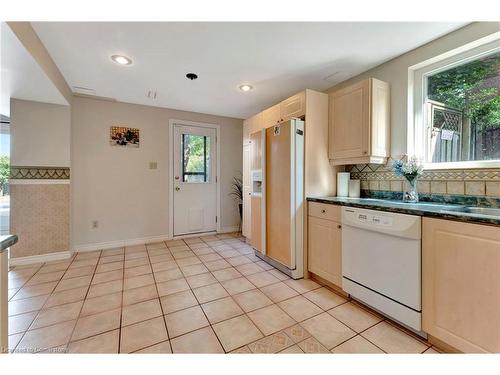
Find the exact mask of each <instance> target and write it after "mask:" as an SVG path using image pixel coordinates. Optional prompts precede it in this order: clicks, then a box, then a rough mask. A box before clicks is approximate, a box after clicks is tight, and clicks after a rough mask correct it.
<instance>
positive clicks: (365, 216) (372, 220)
mask: <svg viewBox="0 0 500 375" xmlns="http://www.w3.org/2000/svg"><path fill="white" fill-rule="evenodd" d="M345 210H346V212H348V213H352V214H353V215H352V217H353V218H354V220H356V221H359V222H360V223H364V224H373V225H383V226H388V227H390V226H392V224H393V219H392V217H390V216H386V215H381V214H379V213H373V214H372V213H366V212H359V211H356V210H349V209H348V208H346V209H345Z"/></svg>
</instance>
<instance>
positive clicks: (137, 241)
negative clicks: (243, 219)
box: [74, 226, 239, 252]
mask: <svg viewBox="0 0 500 375" xmlns="http://www.w3.org/2000/svg"><path fill="white" fill-rule="evenodd" d="M238 229H239V226H233V227H224V228H222V229H221V230H220V231H219V232H209V233H197V234H192V235H185V236H176V237H175V238H176V239H182V238H190V237H203V236H210V235H214V234H217V233H232V232H237V231H238ZM171 239H172V236H170V235H168V234H165V235H161V236H152V237H142V238H132V239H128V240H118V241H107V242H100V243H93V244H88V245H77V246H75V250H74V251H75V252H85V251H96V250H106V249H113V248H115V247H124V246H134V245H143V244H145V243H153V242H160V241H168V240H171Z"/></svg>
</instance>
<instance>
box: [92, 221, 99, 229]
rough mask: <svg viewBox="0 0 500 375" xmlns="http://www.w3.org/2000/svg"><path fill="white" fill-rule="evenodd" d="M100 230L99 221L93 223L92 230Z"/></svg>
mask: <svg viewBox="0 0 500 375" xmlns="http://www.w3.org/2000/svg"><path fill="white" fill-rule="evenodd" d="M97 228H99V222H98V221H97V220H94V221H92V229H97Z"/></svg>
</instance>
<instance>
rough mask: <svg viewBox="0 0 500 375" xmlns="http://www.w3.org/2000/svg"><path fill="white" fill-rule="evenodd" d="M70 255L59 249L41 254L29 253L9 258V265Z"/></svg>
mask: <svg viewBox="0 0 500 375" xmlns="http://www.w3.org/2000/svg"><path fill="white" fill-rule="evenodd" d="M70 257H71V253H70V252H69V251H59V252H57V253H48V254H41V255H30V256H27V257H19V258H10V259H9V266H21V265H25V264H33V263H44V262H51V261H55V260H64V259H69V258H70Z"/></svg>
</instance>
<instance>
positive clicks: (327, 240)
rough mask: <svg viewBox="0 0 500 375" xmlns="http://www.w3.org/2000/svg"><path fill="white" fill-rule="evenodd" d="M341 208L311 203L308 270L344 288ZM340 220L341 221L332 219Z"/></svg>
mask: <svg viewBox="0 0 500 375" xmlns="http://www.w3.org/2000/svg"><path fill="white" fill-rule="evenodd" d="M340 210H341V208H340V207H339V206H332V205H326V204H322V203H314V202H310V203H309V217H308V226H309V229H308V236H307V238H308V246H307V248H308V270H309V271H310V272H312V273H313V274H315V275H318V276H319V277H322V278H323V279H325V280H327V281H329V282H331V283H333V284H335V285H337V286H339V287H342V225H341V224H340V217H341V211H340ZM334 218H338V219H339V221H334V220H332V219H334Z"/></svg>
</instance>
